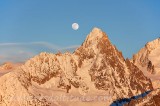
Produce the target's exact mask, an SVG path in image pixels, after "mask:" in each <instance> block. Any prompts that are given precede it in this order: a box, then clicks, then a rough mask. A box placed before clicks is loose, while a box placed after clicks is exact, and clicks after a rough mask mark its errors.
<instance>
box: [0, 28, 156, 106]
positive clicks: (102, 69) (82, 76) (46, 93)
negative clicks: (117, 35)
mask: <svg viewBox="0 0 160 106" xmlns="http://www.w3.org/2000/svg"><path fill="white" fill-rule="evenodd" d="M152 89H153V87H152V84H151V81H150V79H148V78H147V77H145V76H144V74H143V73H142V71H140V70H139V69H138V67H137V66H135V65H134V64H133V63H132V62H130V61H129V60H128V59H124V57H123V55H122V53H121V52H119V51H118V50H117V48H116V47H115V46H114V45H112V44H111V42H110V41H109V38H108V36H107V35H106V34H105V33H104V32H103V31H101V30H100V29H98V28H94V29H93V30H92V31H91V33H90V34H89V35H88V36H87V38H86V40H85V41H84V42H83V44H82V45H81V46H80V47H79V48H78V49H76V50H75V51H74V53H68V52H67V53H64V54H62V53H57V54H52V53H45V52H44V53H40V54H39V55H37V56H35V57H33V58H31V59H30V60H28V61H26V63H25V64H24V65H22V66H20V67H19V68H18V69H16V70H14V71H12V72H10V73H8V74H6V75H3V76H2V77H0V105H2V106H6V105H7V106H18V105H20V106H33V105H36V106H48V105H49V106H50V105H51V106H75V105H77V106H82V105H83V106H91V105H92V106H98V105H100V106H108V105H109V104H110V103H112V102H113V101H114V100H117V99H120V98H125V97H132V96H134V95H138V94H141V93H143V92H145V91H148V90H152ZM66 92H69V93H66ZM62 96H63V97H64V96H65V100H64V98H60V97H62ZM71 96H72V97H71ZM100 96H101V97H103V99H104V96H105V97H106V96H107V100H105V101H103V102H102V101H98V100H97V99H98V97H100ZM54 97H56V100H55V98H54ZM69 97H70V98H69ZM76 97H79V98H78V100H77V98H76ZM81 97H83V99H82V98H81ZM88 97H89V99H88ZM93 97H94V98H93ZM51 98H52V100H51ZM57 98H58V99H57ZM66 98H67V100H66ZM80 98H81V99H80ZM84 98H85V99H84ZM62 99H63V100H62ZM101 99H102V98H101Z"/></svg>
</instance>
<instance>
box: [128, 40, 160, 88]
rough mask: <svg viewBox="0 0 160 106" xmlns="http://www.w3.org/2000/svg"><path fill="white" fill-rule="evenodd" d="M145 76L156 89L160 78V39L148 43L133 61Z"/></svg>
mask: <svg viewBox="0 0 160 106" xmlns="http://www.w3.org/2000/svg"><path fill="white" fill-rule="evenodd" d="M131 61H132V62H133V63H134V64H135V65H136V66H137V67H139V68H140V69H141V70H142V71H143V73H144V74H145V76H147V77H148V78H151V79H152V81H153V84H154V87H155V88H157V85H159V84H158V83H159V80H160V79H159V76H160V38H158V39H155V40H153V41H151V42H148V43H147V44H146V45H145V47H143V48H142V49H141V50H140V51H139V52H138V53H136V54H135V55H133V58H132V60H131Z"/></svg>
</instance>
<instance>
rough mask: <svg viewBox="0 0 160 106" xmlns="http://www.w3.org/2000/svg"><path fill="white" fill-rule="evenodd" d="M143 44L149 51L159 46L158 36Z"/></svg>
mask: <svg viewBox="0 0 160 106" xmlns="http://www.w3.org/2000/svg"><path fill="white" fill-rule="evenodd" d="M145 46H146V48H147V49H148V50H149V51H151V50H153V49H155V48H157V47H160V38H157V39H155V40H153V41H150V42H148V43H147V44H146V45H145Z"/></svg>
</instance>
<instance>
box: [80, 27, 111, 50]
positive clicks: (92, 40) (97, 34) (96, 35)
mask: <svg viewBox="0 0 160 106" xmlns="http://www.w3.org/2000/svg"><path fill="white" fill-rule="evenodd" d="M103 37H104V38H107V39H108V37H107V35H106V34H105V33H104V32H103V31H102V30H101V29H99V28H97V27H94V28H93V29H92V31H91V32H90V33H89V34H88V35H87V37H86V40H85V41H84V43H83V44H82V45H84V46H85V47H86V46H91V45H94V44H97V43H98V42H99V41H100V40H101V39H102V38H103Z"/></svg>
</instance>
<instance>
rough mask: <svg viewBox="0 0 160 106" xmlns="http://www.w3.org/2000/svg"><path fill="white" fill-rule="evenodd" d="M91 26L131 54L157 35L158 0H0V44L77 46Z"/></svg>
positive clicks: (159, 33) (159, 19)
mask: <svg viewBox="0 0 160 106" xmlns="http://www.w3.org/2000/svg"><path fill="white" fill-rule="evenodd" d="M74 22H77V23H79V25H80V28H79V30H77V31H75V30H73V29H72V28H71V24H72V23H74ZM93 27H99V28H101V29H102V30H103V31H105V32H106V33H107V34H108V36H109V38H110V40H111V42H112V43H113V44H115V45H116V46H117V48H118V49H119V50H120V51H122V52H123V55H124V56H125V57H131V56H132V54H133V53H136V52H137V51H138V50H139V49H140V48H141V47H143V46H144V45H145V43H146V42H148V41H151V40H153V39H156V38H158V37H160V0H132V1H131V0H0V44H3V43H28V42H30V43H31V42H48V43H50V44H53V45H57V46H60V47H67V46H74V45H80V44H81V43H82V42H83V41H84V39H85V37H86V36H87V34H88V33H89V32H90V31H91V30H92V28H93ZM38 48H40V46H39V47H38Z"/></svg>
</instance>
